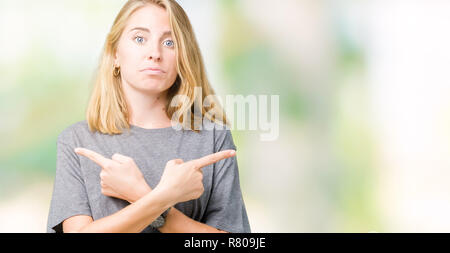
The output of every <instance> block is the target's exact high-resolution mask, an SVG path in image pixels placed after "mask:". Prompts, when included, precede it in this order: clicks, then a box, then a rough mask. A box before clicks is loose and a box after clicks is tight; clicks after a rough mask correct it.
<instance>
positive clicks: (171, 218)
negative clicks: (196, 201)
mask: <svg viewBox="0 0 450 253" xmlns="http://www.w3.org/2000/svg"><path fill="white" fill-rule="evenodd" d="M141 189H142V190H141V191H140V192H139V193H137V196H139V195H140V196H145V195H147V194H148V193H149V192H151V191H152V190H151V188H150V187H149V186H148V185H145V187H141ZM159 231H160V232H161V233H220V232H223V231H221V230H218V229H216V228H214V227H211V226H209V225H206V224H204V223H201V222H198V221H195V220H193V219H191V218H189V217H188V216H186V215H185V214H184V213H182V212H181V211H179V210H177V209H176V208H175V207H172V208H171V209H170V211H169V213H168V215H167V217H166V222H165V223H164V225H163V226H162V227H160V228H159Z"/></svg>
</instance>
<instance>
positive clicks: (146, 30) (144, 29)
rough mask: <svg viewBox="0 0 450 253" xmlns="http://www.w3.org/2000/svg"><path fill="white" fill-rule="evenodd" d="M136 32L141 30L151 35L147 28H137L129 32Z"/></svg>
mask: <svg viewBox="0 0 450 253" xmlns="http://www.w3.org/2000/svg"><path fill="white" fill-rule="evenodd" d="M136 30H140V31H144V32H148V33H150V30H149V29H147V28H145V27H135V28H133V29H131V30H130V31H129V32H132V31H136Z"/></svg>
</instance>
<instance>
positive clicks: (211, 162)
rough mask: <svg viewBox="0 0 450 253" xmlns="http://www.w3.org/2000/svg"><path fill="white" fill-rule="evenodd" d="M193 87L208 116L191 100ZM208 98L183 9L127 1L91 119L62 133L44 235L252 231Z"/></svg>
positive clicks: (220, 121) (105, 58)
mask: <svg viewBox="0 0 450 253" xmlns="http://www.w3.org/2000/svg"><path fill="white" fill-rule="evenodd" d="M197 89H201V92H200V99H202V100H203V101H205V102H206V104H207V105H209V106H208V110H206V108H205V107H201V108H200V107H199V105H198V104H197V103H194V100H195V99H196V98H195V97H194V91H195V90H197ZM213 94H214V93H213V90H212V88H211V87H210V85H209V83H208V81H207V78H206V74H205V69H204V65H203V61H202V58H201V54H200V50H199V48H198V44H197V42H196V39H195V36H194V33H193V31H192V27H191V25H190V22H189V20H188V17H187V15H186V14H185V12H184V11H183V9H182V8H181V7H180V6H179V5H178V4H177V3H176V2H175V1H174V0H159V1H158V0H153V1H151V0H147V1H145V0H130V1H128V2H127V3H126V4H125V5H124V7H123V8H122V10H121V11H120V12H119V14H118V16H117V18H116V19H115V21H114V24H113V26H112V28H111V31H110V33H109V34H108V36H107V39H106V43H105V46H104V51H103V54H102V57H101V60H100V65H99V68H98V73H97V79H96V83H95V86H94V90H93V93H92V96H91V100H90V102H89V106H88V109H87V113H86V114H87V115H86V116H87V120H86V121H81V122H78V123H75V124H73V125H71V126H70V127H68V128H67V129H65V130H64V131H63V132H62V133H61V134H60V135H59V136H58V140H57V167H56V177H55V184H54V189H53V196H52V201H51V205H50V212H49V217H48V225H47V232H187V233H190V232H194V233H195V232H250V226H249V222H248V217H247V213H246V209H245V204H244V202H243V198H242V193H241V189H240V185H239V173H238V166H237V162H236V156H235V151H234V150H235V149H236V147H235V145H234V142H233V139H232V136H231V133H230V131H229V130H227V129H226V128H225V129H223V127H220V126H223V125H226V124H227V121H226V118H225V115H224V113H223V110H222V109H221V108H220V106H219V104H218V103H216V101H215V100H214V99H213V96H211V95H213ZM176 97H182V98H184V99H183V100H182V103H178V102H176V100H174V98H176ZM174 101H175V103H174ZM195 112H197V114H196V113H195ZM197 116H200V117H201V119H202V121H201V124H200V125H199V124H198V120H196V119H198V117H197ZM198 126H200V129H198Z"/></svg>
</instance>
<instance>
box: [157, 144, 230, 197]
mask: <svg viewBox="0 0 450 253" xmlns="http://www.w3.org/2000/svg"><path fill="white" fill-rule="evenodd" d="M235 155H236V152H235V151H234V150H225V151H221V152H217V153H214V154H211V155H207V156H204V157H202V158H199V159H195V160H191V161H188V162H184V161H183V160H181V159H174V160H170V161H168V162H167V164H166V167H165V169H164V172H163V175H162V176H161V180H160V181H159V183H158V185H157V186H156V188H155V191H162V192H164V194H167V196H168V197H169V199H171V200H172V201H171V202H172V203H173V204H174V205H175V204H176V203H179V202H185V201H189V200H192V199H197V198H199V197H200V196H201V195H202V194H203V191H204V187H203V171H202V168H203V167H205V166H208V165H211V164H213V163H216V162H218V161H220V160H222V159H226V158H230V157H233V156H235Z"/></svg>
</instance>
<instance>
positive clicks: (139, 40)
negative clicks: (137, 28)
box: [134, 36, 144, 44]
mask: <svg viewBox="0 0 450 253" xmlns="http://www.w3.org/2000/svg"><path fill="white" fill-rule="evenodd" d="M134 40H135V41H136V42H137V43H139V44H142V43H144V38H143V37H141V36H136V37H135V38H134Z"/></svg>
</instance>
